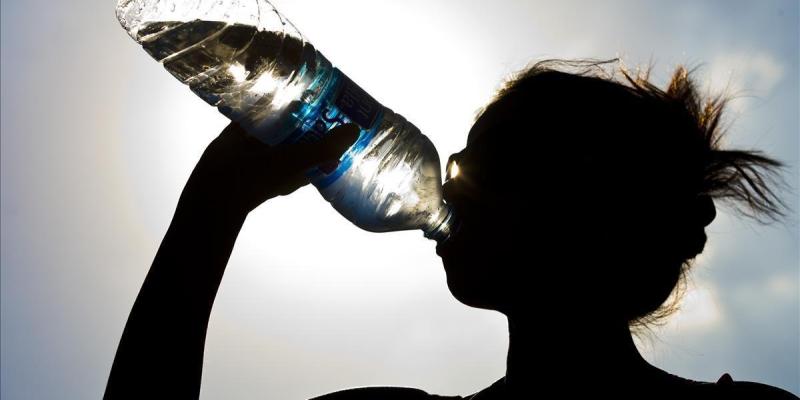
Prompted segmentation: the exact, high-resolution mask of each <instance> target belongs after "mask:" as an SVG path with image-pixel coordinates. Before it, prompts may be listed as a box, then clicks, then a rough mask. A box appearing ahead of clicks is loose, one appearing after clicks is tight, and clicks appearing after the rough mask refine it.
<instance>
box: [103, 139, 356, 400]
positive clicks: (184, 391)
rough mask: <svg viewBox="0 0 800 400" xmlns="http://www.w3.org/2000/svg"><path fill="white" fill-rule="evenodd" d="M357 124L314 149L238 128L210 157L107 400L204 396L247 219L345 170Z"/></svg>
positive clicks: (163, 255)
mask: <svg viewBox="0 0 800 400" xmlns="http://www.w3.org/2000/svg"><path fill="white" fill-rule="evenodd" d="M357 135H358V129H357V128H355V127H354V126H352V125H348V126H344V127H342V128H337V129H335V132H331V134H330V135H328V136H327V137H326V139H325V140H323V141H322V142H319V143H314V144H304V145H290V146H280V147H275V148H272V147H269V146H266V145H264V144H262V143H261V142H258V141H257V140H256V139H253V138H252V137H249V136H247V135H246V134H245V133H244V132H243V131H242V130H241V129H240V128H238V126H237V125H234V124H231V125H229V126H228V127H227V128H225V130H224V131H223V132H222V133H221V134H220V135H219V137H217V138H216V139H215V140H214V141H213V142H212V143H211V144H210V145H209V146H208V148H207V149H206V151H205V152H204V153H203V156H202V157H201V159H200V161H199V162H198V164H197V166H196V167H195V169H194V171H193V172H192V175H191V176H190V178H189V181H188V182H187V184H186V187H185V188H184V190H183V192H182V194H181V197H180V200H179V201H178V206H177V208H176V210H175V215H174V216H173V219H172V222H171V224H170V227H169V229H168V230H167V233H166V235H165V237H164V240H163V241H162V243H161V246H160V247H159V249H158V253H157V254H156V257H155V259H154V261H153V264H152V266H151V267H150V271H149V272H148V274H147V277H146V278H145V280H144V284H143V285H142V288H141V290H140V292H139V295H138V296H137V298H136V301H135V303H134V305H133V308H132V310H131V313H130V316H129V317H128V322H127V323H126V325H125V329H124V331H123V333H122V339H121V340H120V344H119V347H118V349H117V354H116V357H115V358H114V363H113V365H112V367H111V374H110V376H109V379H108V384H107V386H106V392H105V398H106V399H117V398H153V397H159V398H197V397H198V396H199V393H200V378H201V374H202V367H203V346H204V344H205V337H206V330H207V327H208V320H209V317H210V315H211V308H212V305H213V304H214V298H215V296H216V293H217V289H218V288H219V284H220V282H221V280H222V276H223V274H224V272H225V266H226V264H227V262H228V259H229V257H230V254H231V250H232V249H233V245H234V243H235V242H236V237H237V235H238V233H239V230H240V229H241V227H242V225H243V224H244V221H245V218H246V217H247V214H248V213H249V212H250V211H251V210H252V209H254V208H255V207H257V206H258V205H259V204H261V203H262V202H264V201H266V200H267V199H269V198H272V197H276V196H280V195H287V194H290V193H292V192H294V191H295V190H297V188H299V187H301V186H303V185H305V184H307V183H308V178H307V177H306V176H305V171H307V170H308V169H309V168H311V167H313V166H316V165H320V164H329V163H331V162H334V163H335V162H336V161H337V160H338V158H339V156H340V155H341V154H342V153H343V152H344V151H345V150H346V149H347V148H348V147H349V146H350V145H351V144H352V143H353V142H354V141H355V139H356V138H357Z"/></svg>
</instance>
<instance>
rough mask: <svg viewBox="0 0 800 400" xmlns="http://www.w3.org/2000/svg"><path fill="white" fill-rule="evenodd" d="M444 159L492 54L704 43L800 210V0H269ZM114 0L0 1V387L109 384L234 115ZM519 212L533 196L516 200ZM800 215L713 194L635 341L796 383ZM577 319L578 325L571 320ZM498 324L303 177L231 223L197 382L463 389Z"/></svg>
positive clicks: (275, 387) (68, 395)
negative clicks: (680, 277) (236, 232)
mask: <svg viewBox="0 0 800 400" xmlns="http://www.w3.org/2000/svg"><path fill="white" fill-rule="evenodd" d="M275 6H276V7H278V9H279V10H281V11H282V12H283V13H284V14H285V15H286V16H288V17H289V18H290V19H291V20H292V21H293V22H294V23H295V25H297V26H298V27H299V29H300V30H301V31H302V32H303V33H304V34H305V35H306V36H307V37H308V38H310V40H311V41H312V42H313V43H314V44H315V45H316V47H317V48H318V49H320V50H321V51H322V52H324V53H325V55H326V56H327V57H328V58H329V59H330V60H331V61H332V62H334V63H335V64H336V65H337V66H339V67H340V68H341V69H342V70H343V71H344V72H345V73H347V74H348V75H349V76H350V77H351V78H352V79H353V80H355V81H356V82H358V83H359V84H360V85H361V86H362V87H363V88H364V89H366V90H367V91H368V92H370V93H371V94H372V95H373V96H374V97H375V98H377V99H378V100H379V101H381V102H382V103H383V104H385V105H386V106H388V107H390V108H392V109H394V110H395V111H397V112H399V113H401V114H403V115H404V116H405V117H407V118H408V119H409V120H410V121H412V122H414V123H415V124H416V125H417V126H418V127H419V128H420V129H421V130H422V131H423V132H424V133H425V134H426V135H428V136H429V137H430V138H431V140H432V141H433V142H434V143H435V144H436V146H437V148H438V149H439V151H440V154H441V155H442V157H441V158H442V159H443V160H446V159H447V155H449V154H450V153H453V152H456V151H458V150H460V149H461V148H462V147H463V146H464V144H465V143H466V133H467V131H468V130H469V127H470V125H471V123H472V120H473V117H474V115H475V112H476V110H478V109H479V108H480V107H481V106H482V105H483V104H484V103H485V102H486V101H487V100H488V99H489V97H490V96H491V94H492V93H493V91H494V90H495V89H496V88H497V87H498V85H499V83H500V82H501V80H502V79H503V77H505V76H507V75H508V74H509V73H511V72H513V71H515V70H517V69H518V68H520V67H522V66H524V65H525V64H526V63H527V62H529V61H533V60H537V59H541V58H550V57H581V58H586V57H595V58H613V57H615V56H617V55H621V56H623V57H624V59H625V62H626V64H627V65H628V66H635V65H638V64H646V63H648V62H650V61H652V62H653V63H654V64H655V72H654V76H655V78H656V79H657V80H659V81H663V80H664V79H666V77H667V76H668V74H669V72H671V70H672V69H673V68H674V66H675V65H677V64H679V63H687V64H688V65H690V66H698V67H700V69H699V75H698V76H700V77H703V78H704V79H706V80H707V81H706V82H707V86H708V87H709V88H710V89H712V90H720V89H724V88H728V89H729V90H731V91H732V92H733V93H734V94H737V95H739V96H740V99H739V100H737V101H736V102H735V103H734V107H733V110H734V113H732V114H731V116H732V117H733V118H732V119H731V122H732V123H733V125H732V134H731V140H730V142H731V144H734V145H740V146H743V147H758V148H760V149H763V150H764V151H766V152H768V153H769V154H771V155H773V156H775V157H778V158H779V159H781V160H783V161H785V162H787V163H788V164H789V168H788V170H787V175H786V178H787V180H788V181H789V182H790V184H791V185H792V186H793V190H794V194H787V197H786V199H787V201H788V202H789V203H790V204H791V205H792V206H793V208H794V210H797V209H798V198H797V190H798V185H797V182H798V159H799V157H798V152H799V151H800V144H799V143H798V136H799V135H798V132H800V122H799V121H798V112H797V110H798V109H800V101H799V100H798V97H799V94H798V92H800V83H799V82H798V77H799V76H800V66H799V63H798V53H799V52H800V43H799V41H800V39H798V38H800V31H799V29H800V28H799V26H800V12H799V11H798V2H797V1H794V0H786V1H758V2H756V1H749V2H746V1H738V0H737V1H723V0H719V1H688V0H686V1H671V2H660V1H638V0H636V1H634V0H631V1H604V2H578V1H558V2H554V1H501V0H497V1H491V2H488V1H478V0H458V1H456V0H449V1H448V0H410V1H403V2H399V1H389V0H370V1H357V0H339V1H335V2H333V1H324V0H296V1H289V0H275ZM114 7H115V2H114V1H113V0H102V1H100V0H74V1H69V2H53V1H46V0H4V1H3V2H2V13H1V15H2V21H1V23H0V30H1V34H0V37H2V46H0V51H1V52H2V69H1V70H0V74H2V99H1V100H0V103H1V107H2V109H1V114H2V129H1V130H0V132H2V143H1V146H0V149H1V150H2V153H1V155H2V157H0V163H1V164H0V165H1V166H2V169H1V171H2V176H1V177H2V179H1V180H0V181H1V185H2V186H1V188H2V194H1V195H2V197H1V200H2V201H1V203H0V209H1V210H2V219H1V220H2V231H1V232H0V240H1V244H2V252H1V253H0V255H1V263H0V266H1V268H2V270H1V275H0V278H1V279H0V289H1V290H0V295H1V296H2V298H1V300H2V302H1V306H0V312H1V316H2V324H1V326H0V350H1V351H0V353H1V357H2V359H1V361H2V362H0V382H1V383H0V397H2V398H4V399H23V398H38V399H49V398H59V399H81V398H99V397H100V396H101V395H102V392H103V389H104V385H105V381H106V379H107V376H108V371H109V368H110V366H111V362H112V360H113V356H114V352H115V350H116V347H117V344H118V340H119V336H120V334H121V332H122V329H123V326H124V323H125V320H126V318H127V315H128V312H129V310H130V307H131V305H132V303H133V301H134V299H135V296H136V293H137V292H138V289H139V287H140V285H141V283H142V280H143V279H144V276H145V274H146V272H147V269H148V268H149V265H150V262H151V261H152V258H153V256H154V254H155V252H156V249H157V247H158V245H159V243H160V240H161V238H162V237H163V235H164V233H165V231H166V228H167V226H168V224H169V221H170V218H171V215H172V212H173V211H174V207H175V204H176V202H177V199H178V195H179V194H180V191H181V189H182V188H183V184H184V183H185V181H186V179H187V178H188V176H189V173H190V172H191V170H192V167H193V166H194V163H195V162H196V161H197V159H198V158H199V156H200V154H201V153H202V151H203V149H204V148H205V146H206V144H207V143H208V142H209V141H210V140H211V139H212V138H213V137H215V136H216V135H217V134H218V133H219V132H220V131H221V130H222V128H223V127H224V126H225V125H226V120H225V118H224V117H223V116H222V115H220V114H219V113H217V112H216V111H215V110H214V109H212V108H210V107H208V106H207V105H206V104H205V103H203V102H202V101H201V100H200V99H199V98H198V97H196V96H194V95H193V94H192V93H191V92H190V91H189V90H188V88H186V87H184V86H183V85H181V84H180V83H179V82H178V81H176V80H175V79H174V78H172V76H170V75H169V74H168V73H167V72H166V71H165V70H164V69H163V68H162V67H161V66H160V65H159V64H158V63H156V62H155V61H154V60H152V59H151V58H150V57H149V56H148V55H147V54H146V53H145V52H144V51H143V50H142V49H141V48H139V47H138V45H136V43H135V42H133V41H132V40H131V39H130V38H129V37H128V36H127V35H126V34H125V32H124V31H123V29H122V28H121V27H120V26H119V24H118V23H117V21H116V18H115V16H114ZM531 212H535V210H531ZM797 221H798V218H797V214H796V213H795V214H793V215H792V216H791V218H790V220H789V222H787V223H786V224H784V225H775V226H768V227H765V226H759V225H757V224H754V223H750V222H742V221H740V220H738V219H736V218H733V217H732V216H731V215H730V214H729V213H728V212H727V210H725V209H721V210H720V215H719V217H718V218H717V220H716V221H715V222H714V223H713V224H712V225H711V226H710V227H709V229H708V232H709V246H708V249H707V252H706V253H705V254H704V255H703V256H702V257H701V259H700V261H699V262H698V265H697V267H696V268H695V270H694V273H693V275H692V276H693V286H692V289H691V291H690V292H689V293H688V295H687V296H686V298H685V299H684V308H683V311H681V312H680V313H679V314H678V315H676V316H675V317H674V318H673V319H672V320H671V321H670V323H669V324H668V325H667V326H666V327H664V328H663V329H659V330H657V331H656V334H655V335H654V336H653V338H651V339H650V340H646V341H644V342H643V343H641V344H640V347H641V349H642V351H643V352H644V354H645V355H646V357H647V358H648V359H649V360H651V361H652V362H653V363H655V364H656V365H658V366H659V367H661V368H663V369H666V370H667V371H669V372H672V373H674V374H678V375H681V376H685V377H688V378H692V379H698V380H716V379H717V378H718V377H719V376H720V375H721V374H722V373H724V372H729V373H730V374H731V375H732V376H733V377H734V379H737V380H751V381H760V382H765V383H768V384H772V385H776V386H779V387H782V388H785V389H788V390H790V391H792V392H794V393H796V394H798V393H800V344H798V337H800V321H799V320H798V318H800V317H799V316H800V298H799V294H798V293H799V290H800V289H799V286H800V266H799V265H798V260H800V255H799V254H798V251H799V250H798V242H800V235H798V222H797ZM589 333H590V327H587V334H589ZM506 346H507V327H506V324H505V320H504V318H503V317H502V316H501V315H500V314H498V313H494V312H490V311H482V310H475V309H470V308H467V307H466V306H463V305H461V304H460V303H458V302H457V301H456V300H455V299H453V298H452V297H451V296H450V294H449V292H448V291H447V287H446V284H445V280H444V271H443V270H442V268H441V263H440V260H439V258H438V257H437V256H436V255H435V253H434V243H433V242H430V241H428V240H425V239H424V238H423V237H422V233H421V232H402V233H389V234H371V233H368V232H364V231H361V230H359V229H358V228H356V227H355V226H353V225H351V224H350V223H349V222H347V221H346V220H345V219H343V218H342V217H341V216H339V215H338V214H337V213H336V212H335V211H334V210H333V208H331V207H330V206H329V205H328V204H327V203H325V202H324V200H323V199H322V198H321V197H320V196H319V194H318V193H317V192H316V190H315V189H314V188H313V187H307V188H304V189H302V190H300V191H298V192H296V193H295V194H293V195H291V196H289V197H284V198H278V199H275V200H271V201H269V202H268V203H267V204H265V205H264V206H262V207H261V208H259V209H258V210H256V211H255V212H253V213H252V214H251V216H250V218H249V219H248V221H247V223H246V225H245V227H244V229H243V230H242V232H241V234H240V236H239V240H238V242H237V245H236V248H235V250H234V254H233V256H232V258H231V261H230V265H229V267H228V272H227V274H226V276H225V279H224V281H223V284H222V287H221V289H220V292H219V296H218V297H217V302H216V304H215V308H214V312H213V315H212V320H211V326H210V330H209V334H208V341H207V344H206V354H205V366H204V375H203V389H202V396H203V397H204V398H208V399H216V398H255V397H261V398H275V399H304V398H310V397H314V396H316V395H320V394H323V393H327V392H331V391H335V390H338V389H342V388H346V387H352V386H362V385H397V386H409V387H418V388H421V389H424V390H426V391H428V392H431V393H438V394H462V395H465V394H469V393H472V392H474V391H476V390H478V389H481V388H483V387H485V386H487V385H489V384H490V383H492V382H494V381H495V380H496V379H498V378H499V377H501V376H502V375H503V374H504V370H505V357H506Z"/></svg>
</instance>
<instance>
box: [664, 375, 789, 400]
mask: <svg viewBox="0 0 800 400" xmlns="http://www.w3.org/2000/svg"><path fill="white" fill-rule="evenodd" d="M685 382H689V384H688V385H684V386H682V389H679V390H678V393H680V394H681V397H683V398H691V399H713V400H717V399H718V400H750V399H754V400H800V399H798V397H797V396H795V395H793V394H792V393H789V392H787V391H785V390H783V389H779V388H777V387H775V386H770V385H766V384H763V383H758V382H748V381H735V380H733V379H732V378H731V376H730V375H728V374H723V375H722V377H720V378H719V380H718V381H717V382H698V381H690V380H685Z"/></svg>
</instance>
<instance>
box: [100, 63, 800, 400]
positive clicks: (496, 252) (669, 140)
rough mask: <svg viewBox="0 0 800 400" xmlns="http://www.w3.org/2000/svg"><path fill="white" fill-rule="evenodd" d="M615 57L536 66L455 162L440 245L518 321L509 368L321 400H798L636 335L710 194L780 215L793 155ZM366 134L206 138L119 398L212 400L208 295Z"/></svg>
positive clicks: (463, 286) (653, 319) (700, 242)
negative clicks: (254, 220) (451, 222)
mask: <svg viewBox="0 0 800 400" xmlns="http://www.w3.org/2000/svg"><path fill="white" fill-rule="evenodd" d="M607 63H608V62H592V61H559V60H549V61H542V62H539V63H536V64H534V65H533V66H532V67H530V68H527V69H526V70H524V71H522V72H521V73H519V74H518V75H517V76H515V77H514V78H513V79H512V80H510V81H509V82H507V83H506V85H505V86H504V87H503V88H502V89H501V90H500V91H499V92H498V94H497V96H496V98H495V99H494V100H492V101H491V102H490V104H489V105H488V106H486V107H485V108H484V109H483V111H482V112H481V113H480V114H479V117H478V118H477V120H476V122H475V124H474V125H473V127H472V129H471V130H470V132H469V135H468V138H467V145H466V147H465V148H464V149H463V150H462V151H460V152H458V153H456V154H454V155H452V156H451V157H450V159H449V160H448V166H449V167H448V173H447V176H446V177H445V183H444V186H443V195H444V198H445V201H446V202H447V203H448V204H449V205H451V206H452V207H453V209H454V210H455V212H456V213H457V215H458V216H459V220H460V223H459V224H458V226H457V227H456V229H455V231H454V233H453V234H452V236H451V237H450V238H449V239H447V240H446V241H443V242H441V243H439V244H438V245H437V248H436V252H437V254H438V255H439V256H440V257H441V259H442V263H443V266H444V269H445V272H446V276H447V285H448V288H449V289H450V292H451V293H452V294H453V296H454V297H455V298H456V299H458V300H459V301H460V302H462V303H463V304H465V305H467V306H470V307H476V308H483V309H490V310H496V311H499V312H501V313H503V314H504V315H505V316H506V317H507V318H508V326H509V351H508V359H507V371H506V375H505V376H504V377H502V378H500V379H498V380H497V381H495V382H494V383H493V384H492V385H490V386H489V387H487V388H486V389H484V390H481V391H479V392H477V393H473V394H471V395H468V396H436V395H431V394H428V393H426V392H425V391H422V390H419V389H411V388H395V387H368V388H354V389H347V390H343V391H339V392H335V393H330V394H327V395H323V396H321V397H318V398H316V399H315V400H362V399H363V400H367V399H369V400H372V399H381V400H392V399H396V400H415V399H420V400H422V399H454V400H455V399H465V400H466V399H469V400H491V399H512V398H513V399H528V398H537V397H546V398H574V397H578V398H581V397H585V398H588V397H597V398H616V399H620V398H626V399H627V398H631V399H633V398H635V399H651V398H659V399H660V398H663V399H667V398H669V399H678V398H697V399H797V397H796V396H794V395H793V394H791V393H789V392H787V391H784V390H782V389H779V388H776V387H773V386H769V385H766V384H761V383H755V382H745V381H734V380H733V379H732V378H731V377H730V375H728V374H723V375H722V376H721V378H720V379H719V380H718V381H717V382H701V381H694V380H690V379H686V378H682V377H679V376H676V375H673V374H670V373H668V372H666V371H663V370H661V369H659V368H657V367H655V366H653V365H651V364H649V363H648V362H647V361H646V360H645V359H644V358H643V357H642V356H641V355H640V354H639V352H638V350H637V348H636V346H635V344H634V341H633V336H632V335H633V333H636V332H637V331H638V330H639V329H642V328H646V327H647V326H650V325H651V324H653V323H657V322H659V321H663V319H664V318H666V317H668V316H669V315H670V313H672V312H673V311H674V310H675V307H676V303H677V301H678V300H679V298H680V296H675V295H674V294H675V292H676V291H677V292H678V293H679V292H680V290H681V288H682V285H683V282H684V279H685V276H686V274H687V272H688V271H689V269H690V268H691V266H692V261H693V260H694V258H695V257H696V256H697V255H698V254H700V253H701V252H702V250H703V248H704V245H705V242H706V234H705V231H704V228H705V227H706V226H707V225H709V224H710V223H711V222H712V221H713V220H714V218H715V215H716V208H715V204H714V200H715V199H719V200H726V201H728V202H729V203H730V204H732V205H733V206H734V209H735V210H738V211H739V212H740V213H741V214H743V215H746V216H749V217H752V218H756V219H758V220H760V221H769V220H778V219H779V218H780V217H782V216H783V215H784V210H785V205H784V204H783V203H782V201H781V200H780V198H779V196H777V195H776V186H775V185H778V184H780V180H779V175H778V173H779V170H780V167H781V165H782V164H781V163H780V162H778V161H776V160H774V159H772V158H769V157H768V156H766V155H764V154H762V153H761V152H759V151H746V150H735V149H724V148H722V146H721V142H720V138H721V137H722V135H723V132H724V131H723V130H722V129H721V128H720V121H721V116H722V111H723V109H724V106H725V99H724V98H721V97H719V98H712V99H710V100H709V101H707V102H704V100H703V99H702V98H701V97H700V96H699V95H698V94H697V91H696V89H695V85H694V83H693V81H692V80H691V79H690V74H689V73H688V72H687V71H686V70H685V69H684V68H678V69H677V71H676V72H675V74H674V75H673V77H672V80H671V82H670V83H669V85H668V87H667V88H666V89H665V90H661V89H659V88H658V87H656V86H655V85H653V84H652V83H650V82H649V81H648V80H647V76H646V74H642V75H637V76H633V75H631V74H629V73H627V72H625V71H624V70H622V71H621V72H620V73H619V74H609V73H607V71H608V69H607V68H605V67H606V65H607ZM619 75H621V76H619ZM357 136H358V128H357V127H356V126H354V125H343V126H341V127H337V128H334V129H333V130H332V131H331V132H330V134H329V135H328V136H326V138H325V139H323V140H322V141H321V142H318V143H312V144H295V145H287V146H277V147H269V146H266V145H264V144H262V143H260V142H258V141H257V140H256V139H253V138H252V137H250V136H248V135H247V134H246V133H245V132H244V131H243V130H242V129H241V128H239V127H238V126H237V125H236V124H233V123H232V124H230V125H229V126H228V127H227V128H225V130H223V132H222V133H221V134H220V135H219V137H217V138H216V139H215V140H214V141H212V143H211V144H210V145H209V146H208V148H207V149H206V151H205V152H204V153H203V155H202V157H201V158H200V161H199V162H198V164H197V166H196V167H195V169H194V171H193V172H192V174H191V176H190V178H189V180H188V182H187V184H186V186H185V188H184V190H183V192H182V194H181V197H180V199H179V201H178V206H177V208H176V210H175V215H174V217H173V220H172V223H171V224H170V227H169V229H168V231H167V233H166V235H165V237H164V240H163V241H162V243H161V246H160V247H159V249H158V252H157V254H156V257H155V259H154V261H153V264H152V266H151V268H150V271H149V272H148V274H147V277H146V278H145V281H144V283H143V285H142V288H141V291H140V292H139V295H138V297H137V299H136V301H135V303H134V306H133V308H132V310H131V313H130V316H129V318H128V321H127V324H126V325H125V329H124V331H123V334H122V338H121V340H120V344H119V347H118V349H117V353H116V357H115V359H114V362H113V365H112V368H111V372H110V375H109V380H108V384H107V386H106V392H105V398H106V399H117V398H154V397H155V398H197V397H198V396H199V392H200V377H201V372H202V362H203V348H204V343H205V333H206V329H207V327H208V320H209V316H210V313H211V309H212V305H213V302H214V297H215V295H216V292H217V288H218V286H219V284H220V281H221V279H222V276H223V274H224V271H225V267H226V264H227V261H228V258H229V256H230V253H231V251H232V248H233V245H234V242H235V240H236V236H237V234H238V232H239V230H240V228H241V226H242V224H243V223H244V221H245V218H246V217H247V214H248V213H249V212H250V211H252V210H253V209H254V208H256V207H257V206H258V205H260V204H261V203H263V202H264V201H266V200H268V199H270V198H273V197H276V196H281V195H288V194H290V193H292V192H293V191H295V190H296V189H297V188H299V187H301V186H303V185H305V184H307V183H308V178H306V176H305V174H304V171H307V170H308V169H309V168H311V167H313V166H318V165H327V166H330V165H332V163H333V164H335V163H336V160H338V157H339V156H340V155H341V154H342V153H343V152H344V151H345V150H346V149H347V148H348V147H349V146H350V145H351V144H352V143H353V142H354V141H355V140H356V138H357ZM453 165H457V166H458V168H457V169H456V168H453V167H452V166H453ZM456 170H457V171H458V173H457V174H456V173H455V171H456ZM671 295H672V296H671ZM632 332H633V333H632Z"/></svg>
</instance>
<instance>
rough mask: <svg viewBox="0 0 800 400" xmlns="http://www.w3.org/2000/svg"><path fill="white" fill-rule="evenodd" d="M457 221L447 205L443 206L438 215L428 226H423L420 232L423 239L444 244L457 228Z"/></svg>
mask: <svg viewBox="0 0 800 400" xmlns="http://www.w3.org/2000/svg"><path fill="white" fill-rule="evenodd" d="M456 225H457V221H456V217H455V213H454V212H453V209H452V208H451V207H450V206H448V205H447V204H443V205H442V207H441V208H440V209H439V212H438V214H437V215H436V216H435V217H434V218H431V222H430V224H428V225H427V226H424V227H423V228H422V230H423V231H424V232H425V237H426V238H428V239H431V240H435V241H437V242H440V243H441V242H444V241H446V240H447V239H449V238H450V236H451V234H452V233H453V232H455V228H457V226H456Z"/></svg>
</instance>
